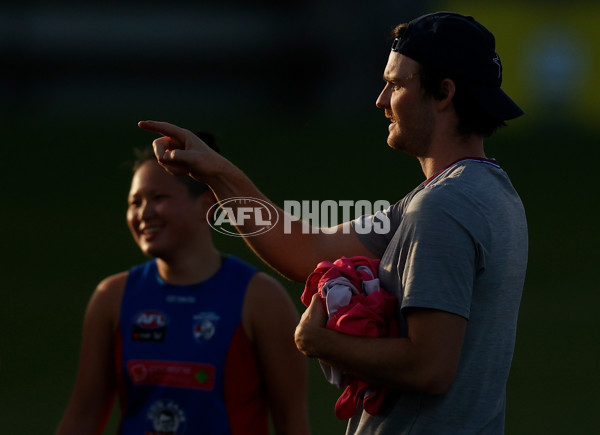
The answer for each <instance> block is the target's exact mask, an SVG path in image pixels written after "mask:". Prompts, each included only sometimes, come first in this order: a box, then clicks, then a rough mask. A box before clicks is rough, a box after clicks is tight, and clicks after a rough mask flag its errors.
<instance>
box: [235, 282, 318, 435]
mask: <svg viewBox="0 0 600 435" xmlns="http://www.w3.org/2000/svg"><path fill="white" fill-rule="evenodd" d="M298 318H299V316H298V312H297V311H296V308H295V307H294V305H293V303H292V301H291V299H290V297H289V296H288V294H287V293H286V292H285V290H284V289H283V287H282V286H281V285H280V284H279V283H278V282H277V281H276V280H275V279H274V278H273V277H271V276H268V275H266V274H264V273H258V274H256V275H255V276H254V278H253V279H252V281H251V282H250V285H249V286H248V291H247V294H246V301H245V302H244V324H245V325H244V326H245V327H246V328H247V329H248V333H249V336H250V338H251V340H252V342H253V344H254V348H255V351H256V356H257V359H258V365H259V367H260V370H261V372H262V373H263V377H264V380H265V385H266V393H267V400H268V403H269V410H270V412H271V417H272V419H273V424H274V427H275V432H276V433H277V434H286V435H306V434H309V433H310V425H309V421H308V410H307V376H308V375H307V363H306V359H305V357H304V356H303V355H302V354H301V353H300V352H299V351H298V349H296V346H295V345H294V329H295V327H296V324H297V323H298Z"/></svg>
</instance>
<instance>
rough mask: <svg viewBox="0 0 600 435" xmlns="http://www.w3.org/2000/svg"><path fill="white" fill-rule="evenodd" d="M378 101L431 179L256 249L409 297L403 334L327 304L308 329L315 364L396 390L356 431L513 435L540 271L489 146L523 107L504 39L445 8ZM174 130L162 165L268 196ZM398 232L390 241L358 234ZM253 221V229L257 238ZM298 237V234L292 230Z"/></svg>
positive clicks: (398, 48) (263, 241)
mask: <svg viewBox="0 0 600 435" xmlns="http://www.w3.org/2000/svg"><path fill="white" fill-rule="evenodd" d="M394 36H395V38H396V39H395V40H394V43H393V45H392V51H391V53H390V55H389V59H388V62H387V65H386V67H385V71H384V80H385V87H384V89H383V91H382V92H381V95H380V96H379V98H378V99H377V106H378V107H380V108H382V109H384V111H385V116H386V117H387V118H389V119H390V125H389V136H388V144H389V146H390V147H392V148H394V149H401V150H404V151H405V152H407V153H409V154H410V155H413V156H415V157H416V158H417V159H418V161H419V162H420V164H421V167H422V169H423V173H424V174H425V177H426V181H425V182H423V183H421V184H420V185H419V186H417V187H416V188H415V189H414V190H413V191H412V192H410V193H409V194H408V195H406V196H405V197H404V198H403V199H402V200H401V201H399V202H398V203H396V204H395V205H393V206H391V207H390V208H388V209H387V210H385V211H384V212H383V213H378V214H375V215H374V216H363V217H361V218H359V219H357V220H356V221H353V222H346V223H344V224H341V225H340V226H339V227H338V228H337V230H338V231H335V232H332V231H327V232H319V233H318V234H302V226H301V222H292V224H293V225H292V228H291V233H290V234H286V233H285V232H284V228H283V223H281V220H280V222H279V223H278V224H277V225H276V227H275V228H274V229H272V230H270V231H268V232H266V233H264V234H263V235H261V236H257V237H252V238H248V239H247V242H248V243H249V244H250V246H251V247H252V248H253V249H254V250H255V252H256V253H257V254H258V255H260V256H261V258H263V259H264V261H266V262H267V263H269V264H270V265H271V266H272V267H274V268H275V269H277V270H278V271H280V272H281V273H283V274H284V275H286V276H288V277H290V278H292V279H295V280H298V281H303V280H305V279H306V277H307V276H308V275H309V274H310V272H311V271H312V270H313V268H314V266H315V265H316V264H317V262H319V261H321V260H330V261H331V260H334V259H336V258H338V257H340V256H353V255H365V256H371V257H377V258H380V259H381V264H380V267H379V275H380V279H381V286H382V288H384V289H386V290H387V291H389V292H391V293H393V294H394V295H395V296H397V298H398V307H399V309H398V312H397V317H398V321H399V323H400V325H401V337H399V338H377V339H373V338H362V337H355V336H349V335H344V334H339V333H336V332H334V331H332V330H329V329H326V328H324V326H323V325H324V324H325V321H326V313H325V309H324V307H323V306H322V303H321V302H320V301H319V300H318V299H317V298H316V297H315V298H313V301H312V303H311V305H310V306H309V308H308V309H307V310H306V312H305V313H304V315H303V316H302V319H301V321H300V324H299V325H298V327H297V328H296V335H295V338H296V344H297V346H298V348H299V349H300V350H301V351H302V352H303V353H304V354H306V355H308V356H311V357H315V358H319V359H320V360H322V361H323V362H325V363H327V364H329V365H331V366H333V367H336V368H337V369H339V370H342V371H343V372H346V373H348V374H350V375H353V376H356V377H359V378H361V379H362V380H365V381H367V382H369V383H371V384H372V385H374V386H383V387H386V388H387V389H388V390H390V391H391V393H390V394H389V396H388V397H387V398H386V401H385V403H384V404H383V406H382V408H381V409H380V411H379V413H377V415H370V414H368V413H367V412H365V411H363V410H362V409H360V408H359V409H357V411H356V414H355V415H354V417H353V418H352V419H351V420H350V422H349V424H348V433H364V434H372V433H379V434H407V433H415V434H424V433H433V434H453V435H455V434H462V433H464V434H467V433H468V434H473V433H486V434H501V433H503V432H504V417H505V399H506V392H505V387H506V382H507V378H508V372H509V369H510V364H511V360H512V355H513V350H514V342H515V332H516V322H517V314H518V308H519V303H520V298H521V292H522V288H523V283H524V278H525V269H526V262H527V225H526V219H525V213H524V210H523V206H522V203H521V201H520V199H519V197H518V195H517V193H516V192H515V190H514V188H513V187H512V185H511V183H510V181H509V179H508V176H507V175H506V173H505V172H504V171H503V170H502V169H501V168H500V166H499V165H498V163H497V162H495V161H493V160H489V159H487V158H486V156H485V153H484V148H483V140H484V138H485V137H487V136H489V135H491V134H492V133H493V132H494V131H495V130H496V129H497V128H498V127H501V126H503V125H504V121H505V120H509V119H513V118H516V117H517V116H520V115H521V114H522V113H523V112H522V111H521V109H520V108H519V107H518V106H517V105H516V104H515V103H514V102H513V101H512V100H511V99H510V98H509V97H508V96H507V95H506V94H505V93H504V92H503V91H502V90H501V89H500V84H501V81H502V66H501V63H500V58H499V57H498V55H497V54H496V52H495V40H494V37H493V35H492V34H491V33H490V32H489V31H488V30H487V29H485V28H484V27H483V26H481V25H480V24H479V23H477V22H476V21H475V20H474V19H473V18H471V17H466V16H463V15H459V14H454V13H448V12H440V13H435V14H429V15H425V16H422V17H419V18H417V19H415V20H413V21H411V22H410V23H408V24H407V25H401V26H398V28H397V29H396V30H395V35H394ZM140 126H141V127H142V128H144V129H147V130H151V131H154V132H157V133H161V134H163V135H164V136H165V137H163V138H160V139H157V140H156V141H155V142H154V147H155V153H156V155H157V158H158V160H159V162H160V163H161V164H162V165H163V166H164V167H165V168H166V169H167V170H168V171H170V172H172V173H175V174H183V173H189V174H190V175H191V176H192V177H194V178H196V179H198V180H200V181H202V182H204V183H206V184H208V185H210V186H211V188H212V189H213V191H214V192H215V193H216V195H217V197H218V199H219V200H224V199H227V198H231V197H236V196H237V197H240V196H247V197H254V198H261V199H265V198H264V196H263V195H262V194H261V193H260V191H259V190H258V189H257V188H256V187H255V186H254V185H253V184H252V183H251V181H250V180H249V179H248V178H247V177H246V176H245V175H244V174H243V173H242V172H241V171H240V170H239V169H238V168H236V167H234V166H233V165H232V164H231V163H230V162H228V161H226V160H224V159H222V158H220V157H219V156H218V155H216V154H214V153H212V152H211V151H210V150H209V149H208V148H207V147H205V146H204V145H203V144H201V143H199V141H198V140H196V139H195V138H194V136H193V134H191V133H189V132H187V131H186V130H183V129H180V128H178V127H175V126H173V125H170V124H165V123H156V122H142V123H140ZM384 220H387V221H388V222H389V223H390V227H391V230H390V231H389V232H388V233H386V234H377V233H375V232H370V233H368V234H363V232H364V231H362V230H361V231H357V230H356V229H357V227H358V226H361V228H364V227H365V226H366V224H368V223H369V222H370V223H377V222H383V221H384ZM252 225H253V223H252V222H250V220H248V221H246V223H245V225H243V226H241V227H240V228H239V230H240V231H241V232H244V233H249V232H251V231H252ZM288 232H289V231H288Z"/></svg>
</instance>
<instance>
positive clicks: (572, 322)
mask: <svg viewBox="0 0 600 435" xmlns="http://www.w3.org/2000/svg"><path fill="white" fill-rule="evenodd" d="M160 115H163V116H162V118H163V119H164V120H169V121H173V122H176V123H179V124H181V125H184V126H188V127H190V128H206V129H212V130H213V131H215V132H216V133H217V136H218V138H219V141H220V144H221V147H222V149H223V153H224V154H225V155H227V156H229V157H231V158H232V159H233V161H234V162H235V163H237V164H238V165H239V166H241V167H242V168H243V169H244V170H246V171H247V173H248V174H249V175H250V176H251V177H252V178H253V179H254V180H255V182H256V184H257V185H258V186H260V187H261V188H262V190H263V191H264V192H265V193H266V194H267V195H268V196H269V197H271V198H272V199H274V200H275V201H276V202H278V203H282V202H283V200H285V199H293V200H301V199H333V200H339V199H354V200H357V199H367V200H376V199H386V200H388V201H390V202H393V201H395V200H397V199H399V198H400V197H402V196H403V195H404V194H405V193H406V192H408V191H409V190H410V189H411V188H412V187H413V186H415V185H416V184H417V183H419V182H420V181H421V179H422V174H421V173H420V168H419V166H418V163H417V162H416V161H415V160H414V159H412V158H410V157H408V156H406V155H403V154H401V153H396V152H393V151H392V150H390V149H388V148H387V147H386V145H385V135H386V127H385V125H386V122H385V120H384V119H383V117H382V116H381V113H379V112H376V111H375V109H373V111H369V112H367V113H364V114H360V115H356V117H355V118H352V117H342V116H337V117H335V116H328V115H322V114H319V116H317V115H316V114H309V113H297V114H296V113H293V114H288V116H287V117H285V118H284V117H282V116H275V115H274V114H273V113H257V114H255V116H254V117H252V118H248V117H247V114H239V116H234V117H231V118H228V119H218V118H216V117H215V118H210V117H203V118H202V121H201V122H200V121H199V120H198V119H195V118H194V117H193V116H191V115H190V114H187V115H181V114H178V113H175V112H173V113H168V114H166V113H165V114H160ZM151 116H156V114H152V115H151ZM146 117H148V114H144V113H132V114H131V116H128V117H120V116H116V115H114V116H113V117H112V118H111V117H109V118H106V117H104V118H102V119H99V118H97V117H93V116H90V117H86V116H80V117H73V116H72V115H70V116H68V117H67V116H63V115H61V114H60V113H53V114H48V113H45V114H36V113H33V114H27V115H25V114H23V113H21V114H15V115H14V116H10V114H9V115H7V116H5V117H4V118H3V124H5V125H4V126H5V128H3V139H4V140H3V145H4V152H3V162H4V165H3V170H2V173H1V175H0V177H1V181H2V191H3V193H4V198H5V199H6V198H8V202H6V201H5V205H4V207H3V209H2V225H1V231H2V241H3V249H2V254H1V255H2V258H1V264H2V271H3V276H4V280H3V284H2V291H1V295H2V302H1V303H0V322H1V323H0V325H1V331H2V332H1V334H0V352H1V366H0V428H2V430H1V432H2V433H3V434H7V435H8V434H48V433H51V432H52V431H53V429H54V427H55V425H56V423H57V422H58V420H59V418H60V416H61V413H62V411H63V409H64V406H65V404H66V402H67V400H68V397H69V393H70V390H71V387H72V383H73V379H74V373H75V368H76V364H77V354H78V343H79V335H80V326H81V321H82V316H83V311H84V308H85V305H86V303H87V300H88V298H89V296H90V294H91V292H92V290H93V289H94V287H95V285H96V283H97V282H98V281H99V280H100V279H102V278H103V277H104V276H106V275H108V274H111V273H114V272H117V271H120V270H124V269H126V268H128V267H129V266H130V265H132V264H134V263H137V262H140V261H142V260H143V259H144V258H143V257H142V256H141V254H139V253H138V251H137V248H136V247H135V245H134V243H133V242H132V241H131V240H130V236H129V234H128V231H127V228H126V226H125V220H124V213H125V204H126V194H127V190H128V187H129V186H128V183H129V177H130V173H129V170H128V167H127V165H126V164H124V162H126V161H127V160H129V159H131V149H132V148H133V147H134V146H137V145H140V144H142V143H149V142H150V140H151V138H152V136H151V135H149V134H148V133H145V132H141V131H139V130H138V129H137V127H136V122H137V121H138V119H141V118H146ZM232 119H234V120H235V121H232ZM598 136H599V134H598V132H597V131H593V130H592V129H591V128H590V129H588V128H585V127H582V126H579V125H575V124H573V123H572V122H568V121H567V120H565V121H564V122H562V123H557V122H556V121H554V120H552V121H544V120H535V119H533V120H532V119H529V120H528V119H526V118H524V119H523V120H519V121H516V122H515V123H514V125H513V126H511V127H509V128H508V129H506V130H504V131H502V132H501V133H500V134H499V135H498V136H497V137H495V138H494V139H493V140H490V141H489V145H488V147H487V152H488V156H492V157H496V158H497V159H498V161H499V162H500V163H501V164H502V165H503V167H504V168H505V170H507V172H508V173H509V174H510V175H511V178H512V180H513V183H514V184H515V186H516V188H517V190H518V191H519V192H520V194H521V196H522V198H523V201H524V203H525V206H526V209H527V214H528V219H529V226H530V246H531V249H530V262H529V270H528V276H527V281H526V286H525V291H524V295H523V302H522V308H521V312H520V320H519V328H518V340H517V347H516V352H515V357H514V363H513V370H512V373H511V377H510V382H509V385H508V415H507V433H508V434H523V435H525V434H527V435H529V434H532V433H544V434H564V433H570V434H589V433H595V432H596V431H597V429H598V423H597V422H596V421H595V419H594V418H593V416H594V415H595V411H596V409H597V405H598V403H600V379H599V377H598V373H597V366H598V362H597V361H598V358H599V357H600V355H599V348H598V343H600V328H598V321H597V318H598V317H597V312H596V311H597V307H598V306H599V305H600V292H599V291H598V290H599V289H600V285H599V284H600V283H599V279H598V273H597V271H596V270H595V267H597V266H596V262H597V260H598V254H597V253H598V248H597V247H598V244H599V242H600V240H599V233H600V232H599V231H598V219H597V215H598V212H599V207H598V196H597V186H598V182H597V176H596V174H595V171H594V169H595V162H597V161H598V157H599V151H598V143H600V141H599V137H598ZM366 150H368V152H366ZM331 162H333V163H334V164H335V165H336V166H337V167H340V168H347V174H348V176H347V177H346V178H344V179H343V180H340V177H339V172H336V171H332V170H327V169H328V168H329V167H330V166H329V164H330V163H331ZM380 175H383V176H381V177H380ZM217 244H218V245H219V246H220V247H221V248H222V250H224V251H227V252H231V253H234V254H235V255H238V256H240V257H242V258H245V259H247V260H249V261H251V262H252V263H254V264H256V265H258V266H260V267H262V268H263V269H264V270H266V268H264V266H263V265H261V264H260V263H259V261H258V259H257V258H256V257H254V256H253V255H252V254H251V253H250V251H249V250H248V249H247V248H246V247H245V246H244V245H243V243H242V242H241V241H240V240H239V239H235V238H227V237H225V236H220V237H218V238H217ZM282 283H284V285H285V286H286V288H288V289H289V291H290V293H291V294H292V296H293V297H294V299H295V300H296V302H297V304H298V307H299V309H300V303H299V300H298V298H299V295H300V292H301V289H302V286H301V285H300V284H296V283H290V282H287V281H284V280H283V279H282ZM338 394H339V392H338V391H337V390H336V389H335V388H333V387H331V386H329V385H328V384H326V383H325V381H324V380H323V379H322V377H321V374H320V372H319V369H318V367H317V365H316V364H315V363H314V361H313V362H312V363H311V382H310V412H311V420H312V426H313V432H314V433H315V434H317V435H319V434H334V433H343V428H344V423H343V422H340V421H337V420H336V419H335V417H334V415H333V405H334V403H335V400H336V398H337V396H338ZM113 428H114V420H113V421H112V423H111V429H110V430H108V431H107V433H112V431H113Z"/></svg>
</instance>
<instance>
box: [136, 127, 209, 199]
mask: <svg viewBox="0 0 600 435" xmlns="http://www.w3.org/2000/svg"><path fill="white" fill-rule="evenodd" d="M195 134H196V136H198V137H199V138H200V139H202V141H203V142H204V143H205V144H206V145H208V146H209V147H210V148H211V149H213V150H214V151H216V152H218V153H219V152H220V150H219V147H218V146H217V143H216V138H215V136H214V135H213V134H212V133H210V132H208V131H197V132H195ZM133 152H134V154H135V159H134V161H133V165H132V170H133V172H134V173H135V172H136V171H137V170H138V169H139V168H140V166H142V165H143V164H144V163H146V162H147V161H155V160H156V156H155V155H154V150H153V149H152V147H148V146H146V147H144V148H135V149H134V150H133ZM176 178H177V181H179V182H180V183H182V184H184V185H185V187H187V189H188V192H189V194H190V195H191V196H192V197H194V198H197V197H199V196H200V195H202V194H203V193H204V192H206V191H208V190H209V187H208V186H207V185H206V184H204V183H200V182H199V181H196V180H194V179H193V178H192V177H190V176H188V175H182V176H178V177H176Z"/></svg>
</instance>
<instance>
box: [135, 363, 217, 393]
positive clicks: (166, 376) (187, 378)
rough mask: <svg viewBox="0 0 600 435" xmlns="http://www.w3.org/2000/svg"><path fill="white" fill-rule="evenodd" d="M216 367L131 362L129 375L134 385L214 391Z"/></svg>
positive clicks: (196, 364) (194, 364)
mask: <svg viewBox="0 0 600 435" xmlns="http://www.w3.org/2000/svg"><path fill="white" fill-rule="evenodd" d="M215 372H216V370H215V367H214V366H212V365H210V364H198V363H188V362H178V361H155V360H151V361H149V360H130V361H127V373H128V374H129V378H130V379H131V382H132V383H133V385H163V386H168V387H179V388H194V389H197V390H212V389H213V388H214V385H215Z"/></svg>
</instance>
